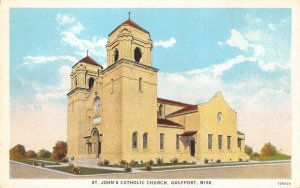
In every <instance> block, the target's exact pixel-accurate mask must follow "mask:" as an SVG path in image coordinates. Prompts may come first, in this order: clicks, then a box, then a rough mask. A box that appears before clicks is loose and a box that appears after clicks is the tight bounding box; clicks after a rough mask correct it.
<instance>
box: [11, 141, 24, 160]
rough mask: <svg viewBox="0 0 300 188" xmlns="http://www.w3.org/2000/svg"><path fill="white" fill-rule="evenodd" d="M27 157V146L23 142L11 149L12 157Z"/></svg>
mask: <svg viewBox="0 0 300 188" xmlns="http://www.w3.org/2000/svg"><path fill="white" fill-rule="evenodd" d="M25 157H26V150H25V147H24V146H23V145H21V144H18V145H16V146H14V147H13V148H11V149H10V150H9V158H10V159H23V158H25Z"/></svg>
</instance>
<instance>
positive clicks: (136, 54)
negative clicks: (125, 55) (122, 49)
mask: <svg viewBox="0 0 300 188" xmlns="http://www.w3.org/2000/svg"><path fill="white" fill-rule="evenodd" d="M141 58H142V52H141V49H139V48H138V47H136V48H135V49H134V60H135V62H138V63H139V62H140V59H141Z"/></svg>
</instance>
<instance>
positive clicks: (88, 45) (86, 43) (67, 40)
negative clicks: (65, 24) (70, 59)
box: [61, 31, 107, 59]
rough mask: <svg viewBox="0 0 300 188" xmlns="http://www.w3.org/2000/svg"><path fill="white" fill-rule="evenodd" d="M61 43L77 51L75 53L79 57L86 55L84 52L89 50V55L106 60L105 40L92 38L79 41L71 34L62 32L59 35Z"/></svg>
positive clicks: (103, 38)
mask: <svg viewBox="0 0 300 188" xmlns="http://www.w3.org/2000/svg"><path fill="white" fill-rule="evenodd" d="M61 35H62V39H61V41H62V42H63V43H64V44H66V45H69V46H71V47H74V48H76V49H77V51H75V53H77V54H78V55H80V56H85V55H86V50H89V55H91V56H93V55H94V56H97V57H98V58H102V59H105V58H106V48H105V45H106V42H107V38H105V37H97V36H94V37H92V38H91V39H90V40H88V39H80V38H78V37H77V36H76V35H75V34H74V33H73V32H69V31H64V32H62V33H61Z"/></svg>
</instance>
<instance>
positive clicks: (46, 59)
mask: <svg viewBox="0 0 300 188" xmlns="http://www.w3.org/2000/svg"><path fill="white" fill-rule="evenodd" d="M66 61H67V62H72V63H75V62H77V61H78V60H77V58H76V57H74V56H69V55H65V56H31V55H28V56H26V57H24V63H22V64H21V65H26V66H33V65H38V64H46V63H53V62H58V63H59V62H66Z"/></svg>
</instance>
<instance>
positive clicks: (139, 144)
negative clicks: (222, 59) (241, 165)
mask: <svg viewBox="0 0 300 188" xmlns="http://www.w3.org/2000/svg"><path fill="white" fill-rule="evenodd" d="M152 47H153V42H152V40H151V38H150V34H149V32H148V31H146V30H145V29H143V28H142V27H140V26H139V25H137V24H136V23H134V22H133V21H131V20H130V19H128V20H127V21H125V22H123V23H122V24H121V25H119V26H118V27H117V28H116V29H114V30H113V31H112V32H111V33H110V34H109V36H108V42H107V44H106V50H107V63H108V67H107V68H106V69H103V67H102V66H101V65H100V64H98V63H97V62H96V61H94V60H93V59H92V58H90V57H89V56H87V57H85V58H83V59H82V60H80V61H79V62H78V63H76V64H75V65H74V66H73V68H72V73H71V91H70V92H69V93H68V129H67V131H68V135H67V142H68V152H67V155H68V156H69V157H75V160H76V159H80V158H100V159H102V160H104V159H106V160H109V161H110V162H111V163H118V162H119V161H120V160H126V161H131V160H136V161H148V160H150V159H152V160H154V161H155V159H156V158H163V160H164V161H166V162H169V161H170V160H171V159H174V158H175V157H177V158H178V159H179V161H183V160H186V161H188V162H191V161H198V162H204V160H205V159H208V160H209V161H214V162H215V161H216V160H218V159H220V160H221V161H222V162H223V161H238V160H240V159H242V160H247V159H248V156H247V155H246V154H245V153H244V140H245V135H244V134H243V133H241V132H239V131H237V119H236V117H237V115H236V112H235V111H234V110H233V109H232V108H230V107H229V105H228V104H227V103H226V102H225V101H224V99H223V96H222V94H221V93H220V92H218V93H216V94H215V96H214V97H213V98H212V99H210V100H209V101H208V102H206V103H202V104H197V105H192V104H186V103H182V102H177V101H172V100H168V99H162V98H157V72H158V69H156V68H154V67H152ZM187 92H188V91H187Z"/></svg>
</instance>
